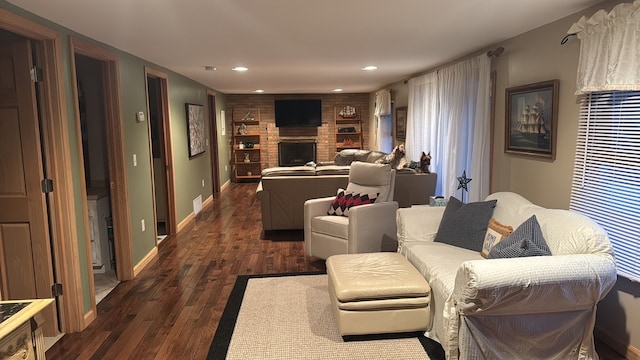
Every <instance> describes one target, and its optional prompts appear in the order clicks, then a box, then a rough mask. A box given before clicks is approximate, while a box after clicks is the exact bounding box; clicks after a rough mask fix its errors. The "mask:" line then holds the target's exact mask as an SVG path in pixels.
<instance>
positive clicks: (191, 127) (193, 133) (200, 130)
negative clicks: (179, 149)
mask: <svg viewBox="0 0 640 360" xmlns="http://www.w3.org/2000/svg"><path fill="white" fill-rule="evenodd" d="M185 108H186V112H187V130H188V131H187V136H188V140H189V158H193V157H195V156H197V155H200V154H202V153H204V150H205V145H206V144H205V131H204V107H203V106H202V105H197V104H189V103H187V104H185Z"/></svg>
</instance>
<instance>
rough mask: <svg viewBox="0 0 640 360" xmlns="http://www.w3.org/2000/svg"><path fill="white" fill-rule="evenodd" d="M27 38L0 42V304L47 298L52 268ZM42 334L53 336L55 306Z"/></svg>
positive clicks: (38, 133) (38, 131)
mask: <svg viewBox="0 0 640 360" xmlns="http://www.w3.org/2000/svg"><path fill="white" fill-rule="evenodd" d="M30 64H32V59H31V47H30V44H29V41H28V40H26V39H19V40H4V41H3V42H1V43H0V288H1V289H2V298H3V300H15V299H34V298H50V297H51V295H52V291H51V286H52V285H53V266H52V258H51V247H50V241H49V227H48V226H49V225H48V218H47V207H46V201H45V195H44V194H43V192H42V188H41V180H42V179H43V178H44V176H43V164H42V153H41V149H40V130H39V125H38V117H37V110H36V109H37V106H36V97H35V88H34V85H33V83H32V81H31V78H30V72H29V71H30ZM44 314H45V316H46V319H45V324H44V326H45V333H46V334H47V335H49V334H55V333H57V330H56V329H57V319H56V313H55V308H54V307H53V306H51V307H49V308H48V309H47V310H45V312H44Z"/></svg>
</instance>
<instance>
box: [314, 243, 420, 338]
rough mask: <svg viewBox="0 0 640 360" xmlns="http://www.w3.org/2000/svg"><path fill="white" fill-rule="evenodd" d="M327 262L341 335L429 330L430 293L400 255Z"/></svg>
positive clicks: (347, 257)
mask: <svg viewBox="0 0 640 360" xmlns="http://www.w3.org/2000/svg"><path fill="white" fill-rule="evenodd" d="M326 264H327V274H328V275H329V296H330V297H331V304H332V307H333V312H334V315H335V318H336V322H337V323H338V329H339V331H340V335H342V336H347V335H367V334H387V333H403V332H413V331H424V330H427V326H428V325H429V323H430V320H431V318H430V313H429V298H430V292H431V289H430V288H429V284H427V281H426V280H425V279H424V278H423V277H422V275H420V273H419V272H418V270H416V269H415V268H414V267H413V265H411V263H409V261H407V259H405V258H404V257H403V256H402V255H400V254H397V253H389V252H386V253H385V252H383V253H370V254H344V255H334V256H330V257H329V258H328V259H327V263H326Z"/></svg>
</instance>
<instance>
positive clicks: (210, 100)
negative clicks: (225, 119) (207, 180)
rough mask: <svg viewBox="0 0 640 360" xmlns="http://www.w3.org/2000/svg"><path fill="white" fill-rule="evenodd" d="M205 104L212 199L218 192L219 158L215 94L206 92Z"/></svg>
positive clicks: (209, 91)
mask: <svg viewBox="0 0 640 360" xmlns="http://www.w3.org/2000/svg"><path fill="white" fill-rule="evenodd" d="M207 104H208V105H209V138H210V143H211V147H210V149H211V187H212V191H211V193H212V194H213V197H216V196H217V194H218V193H219V192H220V187H221V185H220V157H219V153H218V119H217V116H216V114H217V110H216V94H215V93H214V92H212V91H211V90H207Z"/></svg>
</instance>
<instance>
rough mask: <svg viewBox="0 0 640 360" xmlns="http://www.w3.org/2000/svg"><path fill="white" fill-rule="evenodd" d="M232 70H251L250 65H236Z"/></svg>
mask: <svg viewBox="0 0 640 360" xmlns="http://www.w3.org/2000/svg"><path fill="white" fill-rule="evenodd" d="M231 70H233V71H247V70H249V68H248V67H244V66H236V67H234V68H233V69H231Z"/></svg>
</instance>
